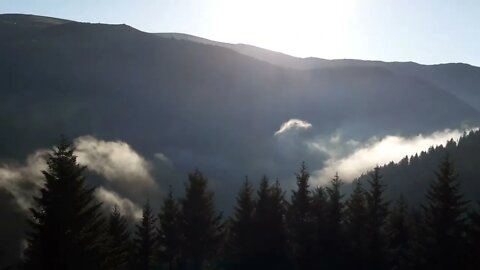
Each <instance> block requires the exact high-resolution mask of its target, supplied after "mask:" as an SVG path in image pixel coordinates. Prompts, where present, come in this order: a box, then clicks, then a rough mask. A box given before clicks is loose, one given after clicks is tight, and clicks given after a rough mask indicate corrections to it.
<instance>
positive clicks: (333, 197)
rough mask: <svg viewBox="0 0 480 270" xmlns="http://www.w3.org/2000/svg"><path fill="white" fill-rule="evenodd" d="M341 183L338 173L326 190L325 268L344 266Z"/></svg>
mask: <svg viewBox="0 0 480 270" xmlns="http://www.w3.org/2000/svg"><path fill="white" fill-rule="evenodd" d="M342 185H343V182H342V180H341V179H340V177H339V176H338V173H336V174H335V176H334V177H333V178H332V180H331V181H330V186H328V187H327V188H326V192H327V209H326V210H327V212H326V236H327V237H326V239H325V240H326V243H325V245H326V246H327V247H328V249H327V250H325V252H326V253H325V263H326V265H325V267H326V268H335V269H338V268H341V267H342V266H343V264H344V260H343V259H342V257H343V256H342V255H343V254H342V253H343V251H344V246H343V244H344V239H343V231H342V219H343V211H344V204H343V202H342V199H343V195H342V194H341V192H340V188H341V187H342Z"/></svg>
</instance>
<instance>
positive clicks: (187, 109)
mask: <svg viewBox="0 0 480 270" xmlns="http://www.w3.org/2000/svg"><path fill="white" fill-rule="evenodd" d="M187 37H188V38H187ZM0 59H2V60H1V61H0V95H1V97H2V98H1V99H0V121H1V123H2V125H1V127H0V149H1V151H0V159H22V158H24V157H25V156H26V155H27V154H28V153H31V152H32V151H34V150H35V149H38V148H44V147H47V146H50V145H52V144H53V142H55V139H56V138H57V137H58V134H60V133H66V134H68V135H69V136H70V137H76V136H80V135H87V134H90V135H94V136H96V137H98V138H102V139H105V140H121V141H124V142H127V143H128V144H130V145H131V146H132V147H133V149H136V150H138V151H139V152H140V153H141V154H142V155H143V156H145V157H147V158H153V156H154V155H155V154H156V153H162V154H164V155H166V156H167V157H168V158H169V159H170V160H171V161H172V163H173V164H174V165H175V168H176V169H177V170H178V171H179V172H181V173H182V174H184V173H186V172H187V171H190V170H192V169H193V168H201V169H202V170H204V171H205V172H206V174H207V175H209V176H211V178H212V179H213V180H212V181H214V183H215V185H216V186H217V187H218V188H219V189H222V188H226V189H229V188H230V185H233V187H236V186H238V185H239V184H240V179H242V177H243V175H245V174H249V175H253V177H258V178H259V177H260V176H261V175H262V174H263V173H267V174H270V173H274V174H275V176H278V177H279V178H280V179H282V181H289V180H290V179H291V178H292V177H293V175H292V172H293V171H295V168H296V165H297V164H298V163H299V162H300V161H301V160H305V161H307V162H308V163H309V164H311V169H312V170H316V169H320V168H321V167H322V166H323V164H324V162H325V159H326V157H325V155H324V154H318V153H315V152H312V151H311V149H306V150H305V151H304V150H302V149H300V148H301V147H295V149H296V150H295V151H290V150H288V151H287V150H285V149H283V147H285V144H286V143H285V140H284V139H285V138H283V139H282V140H280V139H279V136H276V135H274V133H275V132H276V131H277V130H278V129H279V128H280V125H281V124H282V123H284V122H286V121H288V120H289V119H301V120H304V121H307V122H308V123H310V124H311V126H312V127H311V128H310V129H309V130H307V131H306V132H305V133H302V134H300V135H299V137H298V138H295V140H297V141H294V142H293V145H299V146H300V145H303V142H302V141H298V140H303V139H311V140H319V141H328V140H329V139H330V138H331V137H332V136H333V135H335V134H337V133H340V134H342V139H343V140H344V141H345V142H346V141H348V140H355V141H366V140H368V139H369V138H371V137H373V136H379V137H381V136H384V135H388V134H396V135H401V136H410V135H416V134H419V133H430V132H434V131H437V130H441V129H445V128H458V127H462V126H465V125H468V126H476V125H478V122H479V119H480V117H479V116H480V112H479V106H480V102H477V101H476V100H477V99H478V91H476V88H475V87H477V86H478V84H477V81H478V77H479V75H480V71H479V68H477V67H473V66H469V65H465V64H448V65H440V66H425V65H419V64H415V63H385V62H372V61H360V60H322V59H314V58H308V59H300V58H294V57H291V56H287V55H284V54H279V53H275V52H270V51H266V50H263V49H260V48H256V47H252V46H248V45H231V44H230V45H229V44H225V43H217V42H211V41H208V40H205V39H201V38H197V37H192V36H183V38H179V36H178V35H172V34H161V35H159V34H152V33H145V32H141V31H139V30H136V29H134V28H132V27H129V26H127V25H106V24H91V23H79V22H73V21H68V20H61V19H55V18H46V17H39V16H33V15H18V14H17V15H15V14H7V15H0ZM289 63H290V64H289ZM296 66H298V67H296ZM307 67H308V68H307ZM445 74H448V75H449V76H447V75H445ZM159 181H162V180H159ZM230 195H231V194H228V193H225V194H224V195H223V196H224V199H225V200H227V201H231V200H232V199H231V198H232V196H230Z"/></svg>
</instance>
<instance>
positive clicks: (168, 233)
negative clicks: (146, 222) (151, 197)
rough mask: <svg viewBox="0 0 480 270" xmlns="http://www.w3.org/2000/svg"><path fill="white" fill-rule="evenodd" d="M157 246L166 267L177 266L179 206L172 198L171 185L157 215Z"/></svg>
mask: <svg viewBox="0 0 480 270" xmlns="http://www.w3.org/2000/svg"><path fill="white" fill-rule="evenodd" d="M158 220H159V225H160V226H159V227H158V246H159V248H160V260H161V261H163V262H166V263H167V265H168V269H169V270H172V269H174V268H176V267H177V266H178V260H179V259H180V244H181V243H182V237H181V231H180V228H179V225H180V208H179V206H178V203H177V201H176V200H175V199H174V198H173V192H172V187H170V191H169V192H168V196H167V197H166V198H165V199H164V200H163V204H162V207H161V209H160V213H159V215H158Z"/></svg>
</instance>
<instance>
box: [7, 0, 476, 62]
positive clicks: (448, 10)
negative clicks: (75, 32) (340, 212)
mask: <svg viewBox="0 0 480 270" xmlns="http://www.w3.org/2000/svg"><path fill="white" fill-rule="evenodd" d="M0 11H1V12H2V13H28V14H36V15H45V16H52V17H60V18H67V19H71V20H77V21H86V22H101V23H125V24H128V25H131V26H133V27H136V28H138V29H140V30H143V31H147V32H180V33H188V34H192V35H196V36H201V37H205V38H209V39H213V40H218V41H223V42H230V43H246V44H251V45H256V46H260V47H263V48H267V49H270V50H275V51H280V52H283V53H286V54H290V55H294V56H300V57H309V56H314V57H320V58H326V59H343V58H348V59H365V60H383V61H414V62H418V63H423V64H438V63H447V62H463V63H468V64H472V65H476V66H479V65H480V54H479V53H478V52H477V48H478V44H479V43H480V38H479V36H478V34H477V31H478V30H477V29H479V28H480V20H478V18H479V17H480V5H478V2H477V1H475V0H464V1H446V0H441V1H434V0H426V1H413V0H408V1H375V0H361V1H360V0H347V1H333V0H332V1H318V0H316V1H308V0H300V1H273V0H266V1H253V0H246V1H220V0H206V1H197V0H182V1H173V0H161V1H154V0H139V1H126V0H121V1H113V0H105V1H93V0H87V1H81V2H79V1H69V2H66V1H61V0H45V1H35V0H25V1H17V0H4V1H1V2H0Z"/></svg>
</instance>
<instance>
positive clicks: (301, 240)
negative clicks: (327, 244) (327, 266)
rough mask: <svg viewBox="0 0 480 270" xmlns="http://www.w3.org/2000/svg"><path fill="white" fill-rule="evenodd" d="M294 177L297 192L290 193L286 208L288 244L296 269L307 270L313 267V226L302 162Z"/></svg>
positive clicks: (310, 198) (305, 170)
mask: <svg viewBox="0 0 480 270" xmlns="http://www.w3.org/2000/svg"><path fill="white" fill-rule="evenodd" d="M295 176H296V178H297V190H293V191H292V197H291V203H290V205H289V207H288V225H289V232H290V235H291V237H290V238H291V240H290V243H291V245H292V249H293V256H294V262H295V266H296V268H297V269H304V270H308V269H310V268H312V265H313V243H314V239H313V238H312V235H313V233H314V224H313V216H312V196H311V194H310V193H311V192H310V190H309V187H310V185H309V182H308V180H309V178H310V175H309V173H308V171H307V167H306V165H305V163H304V162H303V163H302V165H301V167H300V172H299V173H296V174H295Z"/></svg>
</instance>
